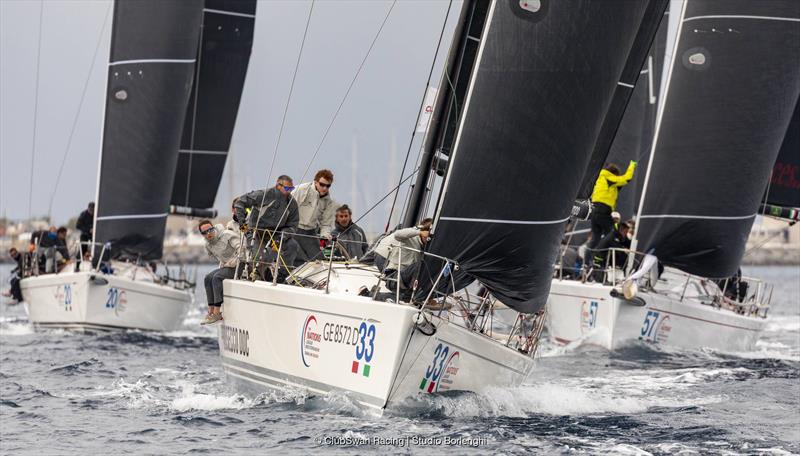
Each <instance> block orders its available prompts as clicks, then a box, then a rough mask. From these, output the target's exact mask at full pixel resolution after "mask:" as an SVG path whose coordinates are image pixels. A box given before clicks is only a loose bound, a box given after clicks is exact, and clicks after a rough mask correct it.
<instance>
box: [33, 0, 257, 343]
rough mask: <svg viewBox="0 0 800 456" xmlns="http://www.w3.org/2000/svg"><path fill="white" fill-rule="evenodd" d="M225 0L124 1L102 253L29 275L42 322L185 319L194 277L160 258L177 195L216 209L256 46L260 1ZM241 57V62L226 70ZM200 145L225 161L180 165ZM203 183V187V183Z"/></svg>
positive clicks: (105, 148) (110, 99)
mask: <svg viewBox="0 0 800 456" xmlns="http://www.w3.org/2000/svg"><path fill="white" fill-rule="evenodd" d="M217 3H220V2H217V1H214V0H207V4H206V5H205V6H206V7H205V8H204V3H203V1H202V0H192V1H183V2H163V1H158V0H146V1H137V2H127V1H116V2H115V3H114V6H113V7H114V13H113V14H114V15H113V28H112V37H111V52H110V61H109V65H108V79H107V87H106V104H105V122H104V128H103V140H102V144H103V145H102V151H101V155H100V166H99V171H98V186H97V204H96V209H95V220H94V230H93V234H94V239H93V242H92V243H91V244H89V245H81V246H79V249H78V250H79V253H78V255H80V256H81V257H83V256H84V253H88V254H89V255H90V257H91V259H92V261H88V259H85V260H84V261H82V262H81V263H80V267H79V268H78V270H75V268H74V267H73V265H72V264H68V265H67V266H66V267H65V268H64V270H62V271H61V272H58V273H51V274H41V275H40V274H38V268H33V269H30V270H28V271H27V274H26V277H25V278H23V279H22V281H21V288H22V293H23V297H24V299H25V302H26V309H27V312H28V317H29V320H30V321H31V322H32V323H33V324H34V325H35V326H37V327H65V328H75V329H99V330H107V329H142V330H153V331H169V330H174V329H176V328H178V327H179V326H180V325H181V323H182V322H183V319H184V316H185V314H186V312H187V310H188V307H189V305H190V304H191V302H192V290H191V288H192V285H193V284H191V283H189V282H188V281H187V280H186V279H185V277H173V276H171V275H170V271H169V270H168V269H167V268H166V267H164V268H163V269H162V273H161V274H156V272H155V271H154V270H153V268H152V264H155V263H154V262H156V261H158V260H159V259H161V257H162V253H163V240H164V232H165V228H166V220H167V215H168V213H169V212H170V202H174V201H180V203H181V205H180V206H173V207H172V208H171V212H172V213H178V214H184V215H197V216H210V215H213V213H214V211H213V210H210V209H209V208H210V207H212V206H213V203H214V198H215V196H216V190H217V186H218V185H219V179H220V175H221V173H222V168H223V167H224V163H225V154H226V153H227V150H228V147H229V146H230V139H231V134H232V131H233V124H234V123H235V115H236V111H237V110H238V104H239V98H240V96H241V90H242V86H243V83H244V74H245V72H246V66H247V59H248V58H249V49H250V47H251V43H252V30H253V21H254V12H255V11H254V8H255V2H254V1H253V2H247V3H248V4H245V2H238V3H237V2H231V5H232V8H231V7H229V8H228V9H227V10H226V9H224V8H223V7H225V6H226V5H224V4H220V5H216V4H217ZM243 6H244V7H245V8H246V10H245V11H244V12H242V11H240V9H241V7H243ZM212 7H214V8H212ZM232 21H233V22H234V23H233V24H232V23H231V22H232ZM145 29H146V30H147V33H143V30H145ZM204 30H205V31H204ZM248 30H249V32H248ZM232 48H233V51H234V52H232V51H231V49H232ZM242 49H244V50H242ZM209 51H211V52H209ZM231 61H236V62H239V63H240V64H239V65H238V66H236V65H232V66H230V68H227V69H223V70H222V71H221V70H220V68H225V67H226V64H228V63H230V62H231ZM242 61H243V66H242V64H241V62H242ZM201 78H202V80H201ZM220 98H226V99H225V100H220ZM220 106H222V107H223V108H220ZM214 115H215V116H216V119H215V120H216V123H215V128H214V129H210V128H207V125H205V124H203V122H206V124H207V123H208V122H209V118H210V117H211V116H214ZM185 118H186V119H187V120H186V122H184V119H185ZM197 125H201V127H202V128H203V130H202V133H201V132H198V130H197V128H196V127H197ZM210 130H213V131H210ZM203 135H205V136H203ZM198 136H199V137H200V138H199V139H196V138H197V137H198ZM209 137H210V138H212V140H208V139H207V138H209ZM181 144H188V146H189V147H187V149H188V153H187V151H184V149H183V148H181ZM195 144H201V146H202V147H205V148H207V149H208V150H206V152H207V153H206V154H205V155H203V157H205V156H206V155H207V156H212V157H213V159H214V160H215V161H213V162H212V163H208V162H203V161H202V159H201V160H196V161H195V163H194V164H193V165H192V164H191V163H190V164H189V166H180V165H181V164H182V163H184V160H181V157H182V156H183V155H190V156H191V155H193V154H195V153H197V152H196V151H195V150H194V148H193V147H192V146H193V145H195ZM198 161H199V162H201V163H200V164H199V165H198ZM192 173H193V174H192ZM186 176H190V177H186ZM213 177H216V181H214V180H213ZM198 179H202V182H203V185H202V186H201V185H197V184H195V185H191V183H192V182H197V180H198ZM173 182H175V185H177V186H179V187H180V190H181V191H179V190H174V189H173V187H174V185H173ZM176 195H177V196H176ZM186 195H191V197H187V196H186ZM191 205H194V206H191Z"/></svg>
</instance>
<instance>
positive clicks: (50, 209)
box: [47, 3, 113, 217]
mask: <svg viewBox="0 0 800 456" xmlns="http://www.w3.org/2000/svg"><path fill="white" fill-rule="evenodd" d="M112 5H113V3H109V4H108V8H107V9H106V15H105V19H104V20H103V26H102V27H100V36H99V37H98V38H97V45H96V46H95V48H94V55H93V56H92V64H91V65H90V66H89V73H88V74H87V75H86V81H85V82H84V83H83V93H81V99H80V102H79V103H78V111H77V112H75V118H74V119H73V121H72V130H70V132H69V139H67V147H66V149H64V155H63V156H62V157H61V166H60V167H59V168H58V176H56V184H55V187H54V188H53V194H52V195H50V205H49V206H48V208H47V216H48V217H51V216H52V213H53V201H54V200H55V197H56V193H57V192H58V184H59V183H60V182H61V174H62V173H63V172H64V165H65V164H66V163H67V155H69V150H70V147H71V146H72V138H73V136H74V135H75V130H76V128H77V126H78V119H79V118H80V115H81V110H82V109H83V102H84V100H85V99H86V91H87V89H88V88H89V81H90V80H91V79H92V71H93V70H94V64H95V62H96V61H97V53H98V51H99V50H100V44H101V43H102V42H103V32H105V30H106V25H107V24H108V17H109V16H110V14H109V12H110V11H111V6H112Z"/></svg>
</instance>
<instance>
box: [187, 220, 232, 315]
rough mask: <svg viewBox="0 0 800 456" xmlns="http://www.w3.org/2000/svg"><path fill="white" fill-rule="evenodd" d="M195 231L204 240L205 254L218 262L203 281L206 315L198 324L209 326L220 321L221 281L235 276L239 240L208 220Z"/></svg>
mask: <svg viewBox="0 0 800 456" xmlns="http://www.w3.org/2000/svg"><path fill="white" fill-rule="evenodd" d="M197 229H198V230H200V234H202V235H203V237H204V238H205V240H206V253H207V254H208V255H209V256H211V257H214V258H216V260H217V261H219V267H218V268H217V269H214V270H213V271H211V272H209V273H208V274H206V277H205V281H204V282H205V287H206V300H207V301H208V314H207V315H206V318H205V319H204V320H203V321H202V322H200V324H201V325H209V324H212V323H216V322H218V321H220V320H222V312H221V308H222V297H223V294H222V281H223V280H225V279H232V278H233V277H234V275H235V271H236V262H237V261H238V252H239V246H240V244H241V240H240V236H239V233H237V232H235V231H232V230H228V229H225V227H224V226H223V225H222V224H217V225H214V224H212V223H211V221H210V220H201V221H200V223H198V224H197Z"/></svg>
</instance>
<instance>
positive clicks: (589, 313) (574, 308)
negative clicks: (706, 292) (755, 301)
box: [547, 276, 768, 350]
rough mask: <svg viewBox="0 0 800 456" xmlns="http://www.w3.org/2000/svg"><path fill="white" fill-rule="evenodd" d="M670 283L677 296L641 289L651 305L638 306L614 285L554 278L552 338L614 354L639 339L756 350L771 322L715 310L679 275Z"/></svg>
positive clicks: (661, 287)
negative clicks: (614, 294) (622, 296)
mask: <svg viewBox="0 0 800 456" xmlns="http://www.w3.org/2000/svg"><path fill="white" fill-rule="evenodd" d="M670 280H671V285H673V286H674V285H676V284H677V285H678V287H677V288H678V292H677V293H670V292H666V288H668V287H669V285H663V284H660V285H659V287H658V292H656V293H654V292H652V291H648V292H644V291H640V292H639V293H638V294H637V297H638V298H641V299H642V300H643V301H644V303H645V305H644V306H636V305H632V304H630V303H628V302H627V301H625V300H623V299H618V298H613V297H611V295H610V294H611V290H612V289H613V287H612V286H610V285H604V284H598V283H582V282H580V281H576V280H559V279H554V280H553V282H552V285H551V288H550V297H549V299H548V311H547V315H548V319H547V328H548V333H549V334H550V338H551V339H553V340H554V341H556V342H558V343H563V344H566V343H571V342H574V341H578V340H580V341H582V343H585V344H593V345H599V346H601V347H604V348H606V349H609V350H613V349H615V348H618V347H620V346H621V345H624V344H626V343H630V342H631V341H636V340H643V341H646V342H652V343H657V344H664V345H672V346H679V347H684V348H700V347H709V348H716V349H725V350H749V349H752V348H753V347H754V346H755V343H756V341H757V340H758V337H759V334H760V333H761V331H762V330H763V329H764V327H765V326H766V324H767V322H768V319H766V318H763V317H760V316H747V315H740V314H737V313H735V312H733V311H731V310H728V309H724V308H719V307H716V306H712V305H710V304H709V302H710V301H711V299H710V298H709V297H708V296H702V295H697V294H696V295H692V293H693V291H696V288H695V287H693V286H692V285H691V284H690V286H689V287H684V286H683V283H677V280H676V279H675V277H674V276H673V277H670V278H668V281H670ZM692 280H697V279H692ZM685 281H686V280H683V282H685ZM686 288H688V291H685V289H686ZM681 291H683V293H685V296H684V298H683V299H681V294H682V293H681Z"/></svg>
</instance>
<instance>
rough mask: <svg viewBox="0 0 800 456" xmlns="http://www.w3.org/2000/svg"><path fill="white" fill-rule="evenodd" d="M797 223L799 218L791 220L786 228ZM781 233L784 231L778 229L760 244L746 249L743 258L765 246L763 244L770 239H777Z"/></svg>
mask: <svg viewBox="0 0 800 456" xmlns="http://www.w3.org/2000/svg"><path fill="white" fill-rule="evenodd" d="M796 223H797V220H792V221H791V222H789V223H788V225H787V226H786V229H788V228H791V227H793V226H794V225H795V224H796ZM781 234H783V231H776V232H775V233H773V234H772V235H771V236H769V237H767V238H766V239H764V240H763V241H761V242H759V243H758V244H756V245H754V246H752V247H750V248H749V249H747V250H746V251H745V252H744V253H743V254H742V258H743V259H744V258H745V257H746V256H748V255H750V254H751V253H753V252H755V251H756V250H759V249H760V248H761V247H763V246H764V245H765V244H766V243H767V242H769V241H771V240H773V239H775V238H776V237H778V236H779V235H781Z"/></svg>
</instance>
